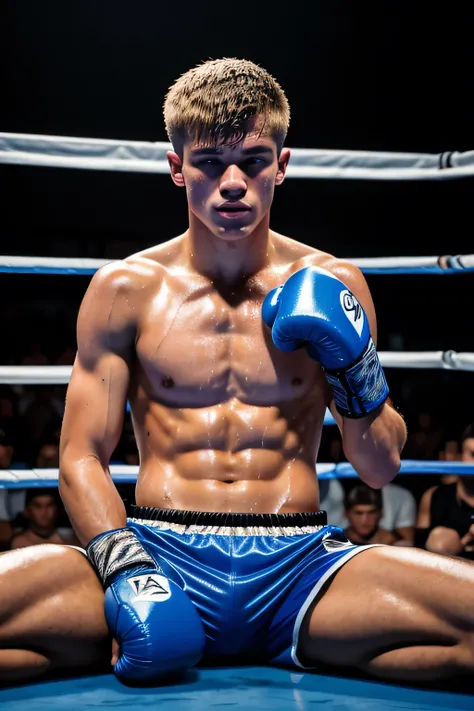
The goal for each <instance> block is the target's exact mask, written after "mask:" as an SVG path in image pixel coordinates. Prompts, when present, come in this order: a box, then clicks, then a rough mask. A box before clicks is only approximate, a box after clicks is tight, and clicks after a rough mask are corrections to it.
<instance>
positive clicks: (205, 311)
mask: <svg viewBox="0 0 474 711" xmlns="http://www.w3.org/2000/svg"><path fill="white" fill-rule="evenodd" d="M261 302H262V299H261V298H244V299H241V300H239V301H238V303H235V304H230V303H228V301H226V300H225V299H223V298H222V297H221V296H220V295H219V294H216V293H213V294H204V295H202V296H199V297H197V298H196V297H195V298H184V299H182V300H175V301H174V303H172V308H169V307H168V308H167V309H165V310H164V311H161V310H160V311H158V310H157V309H150V311H149V312H148V313H147V315H146V318H145V319H144V320H143V324H142V327H141V329H140V337H139V340H138V343H137V348H136V350H137V355H138V359H139V362H140V365H141V368H142V369H143V372H144V374H145V375H146V377H147V381H148V382H149V383H150V386H151V388H152V390H153V392H154V393H155V395H157V396H158V397H160V396H163V397H165V398H166V399H167V400H169V399H171V400H175V399H176V400H179V401H183V399H184V400H186V401H187V402H189V403H190V404H191V403H193V402H195V400H196V399H198V400H199V402H200V403H202V404H205V403H206V402H208V403H210V402H215V401H216V400H219V399H225V398H228V397H238V398H239V399H242V400H243V401H249V402H250V401H251V402H255V403H256V402H258V403H259V404H265V403H268V404H273V403H274V402H275V400H278V399H280V400H288V399H290V398H294V397H295V396H296V397H297V396H299V395H303V394H304V393H305V392H308V390H309V389H310V388H311V386H312V384H313V383H314V380H315V377H316V376H317V372H318V370H319V369H318V366H317V364H315V363H314V362H313V361H311V359H309V357H308V356H307V354H306V351H304V350H301V351H297V352H295V353H283V352H281V351H279V350H278V349H277V348H276V347H275V346H274V345H273V342H272V339H271V334H270V331H269V329H268V328H267V327H266V326H265V324H264V323H263V321H262V317H261Z"/></svg>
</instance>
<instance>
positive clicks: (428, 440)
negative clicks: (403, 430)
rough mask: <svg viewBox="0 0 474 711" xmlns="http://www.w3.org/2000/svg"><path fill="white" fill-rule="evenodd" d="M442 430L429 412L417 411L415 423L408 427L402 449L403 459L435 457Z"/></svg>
mask: <svg viewBox="0 0 474 711" xmlns="http://www.w3.org/2000/svg"><path fill="white" fill-rule="evenodd" d="M442 435H443V431H442V429H441V428H440V427H438V426H437V424H436V423H435V422H434V419H433V416H432V415H431V413H429V412H419V413H418V416H417V421H416V424H415V425H414V427H413V428H410V429H409V434H408V439H407V443H406V445H405V448H404V450H403V452H404V453H403V456H404V457H405V459H437V458H438V452H439V449H440V446H441V441H442Z"/></svg>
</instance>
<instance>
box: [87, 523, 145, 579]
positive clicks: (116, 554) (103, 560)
mask: <svg viewBox="0 0 474 711" xmlns="http://www.w3.org/2000/svg"><path fill="white" fill-rule="evenodd" d="M87 555H88V557H89V560H90V561H91V563H92V565H93V566H94V568H95V569H96V571H97V573H98V575H99V577H100V579H101V580H102V583H103V585H104V587H107V583H108V581H109V580H110V578H111V577H112V576H113V575H115V573H117V572H118V571H119V570H123V569H125V568H131V567H134V566H136V565H144V564H145V565H152V566H154V567H155V562H154V560H153V558H152V557H151V556H150V555H149V554H148V553H147V552H146V550H145V549H144V548H143V546H142V544H141V543H140V541H139V540H138V538H137V536H136V535H135V534H134V533H133V531H130V529H128V528H118V529H115V530H113V531H107V532H106V533H101V534H99V535H98V536H96V537H95V538H93V539H92V541H91V542H90V543H89V545H88V546H87Z"/></svg>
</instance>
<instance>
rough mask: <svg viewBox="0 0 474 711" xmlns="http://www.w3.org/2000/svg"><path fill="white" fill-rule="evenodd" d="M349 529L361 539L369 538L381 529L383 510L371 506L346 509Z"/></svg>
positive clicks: (360, 505) (363, 505) (365, 505)
mask: <svg viewBox="0 0 474 711" xmlns="http://www.w3.org/2000/svg"><path fill="white" fill-rule="evenodd" d="M346 517H347V520H348V521H349V527H350V528H351V529H352V530H353V532H354V533H355V534H356V535H357V536H359V537H360V538H369V537H370V536H371V535H372V534H373V533H375V531H376V530H377V529H378V527H379V523H380V519H381V518H382V511H381V509H378V508H376V507H375V506H372V505H371V504H357V505H356V506H351V507H350V508H349V509H346Z"/></svg>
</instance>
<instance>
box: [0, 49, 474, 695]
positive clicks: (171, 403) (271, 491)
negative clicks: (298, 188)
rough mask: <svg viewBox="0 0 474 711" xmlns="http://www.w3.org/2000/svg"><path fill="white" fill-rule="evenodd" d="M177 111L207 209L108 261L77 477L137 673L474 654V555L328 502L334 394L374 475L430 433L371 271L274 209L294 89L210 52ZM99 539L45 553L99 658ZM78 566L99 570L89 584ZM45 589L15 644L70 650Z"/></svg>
mask: <svg viewBox="0 0 474 711" xmlns="http://www.w3.org/2000/svg"><path fill="white" fill-rule="evenodd" d="M164 113H165V122H166V127H167V130H168V133H169V136H170V140H171V141H172V144H173V148H174V150H173V151H171V152H170V153H169V156H168V158H169V163H170V169H171V177H172V179H173V181H174V183H175V184H176V185H177V186H178V187H182V188H184V189H185V190H186V194H187V199H188V206H189V227H188V229H187V230H186V232H185V233H184V234H183V235H181V236H180V237H177V238H176V239H173V240H171V241H170V242H167V243H165V244H162V245H160V246H158V247H154V248H152V249H149V250H146V251H145V252H141V253H140V254H136V255H133V256H132V257H130V258H128V259H126V260H124V261H123V262H120V263H115V264H112V265H110V266H107V267H106V268H104V269H102V270H100V271H99V272H98V273H97V274H96V275H95V276H94V278H93V279H92V282H91V284H90V287H89V289H88V291H87V294H86V296H85V298H84V301H83V304H82V307H81V311H80V315H79V319H78V354H77V359H76V362H75V365H74V369H73V374H72V378H71V382H70V385H69V389H68V395H67V404H66V412H65V417H64V423H63V432H62V442H61V465H60V491H61V495H62V498H63V501H64V503H65V505H66V508H67V511H68V513H69V517H70V519H71V521H72V523H73V525H74V527H75V530H76V533H77V535H78V536H79V538H80V540H81V541H82V544H83V545H84V546H87V550H88V554H89V558H90V560H91V562H92V563H93V565H94V567H95V569H96V571H97V574H98V578H99V579H100V580H101V582H102V584H103V586H104V587H105V616H106V619H107V623H108V627H109V630H110V634H111V635H112V636H113V637H114V638H115V639H116V641H117V642H116V645H115V649H114V655H113V661H114V669H115V673H116V674H117V675H118V676H119V677H120V678H123V679H126V680H128V681H133V682H134V683H137V682H138V683H139V682H141V681H148V680H150V679H155V678H157V677H160V676H165V677H166V675H167V674H171V673H176V672H180V671H182V670H183V669H185V668H187V667H189V666H190V665H192V664H195V663H197V662H198V661H199V660H200V659H202V657H203V655H204V659H205V660H206V661H208V660H212V659H214V660H215V659H216V658H217V659H218V660H219V661H220V662H224V663H227V664H231V663H232V662H233V661H234V660H238V659H242V658H244V659H246V660H248V659H250V658H253V659H254V660H256V661H258V662H259V663H268V664H285V665H293V666H297V667H301V666H305V667H309V668H313V667H317V666H318V665H319V664H320V663H325V664H329V665H334V666H336V667H337V666H343V667H347V666H352V667H354V668H358V669H361V670H364V671H367V672H369V673H371V674H373V675H375V676H379V677H383V678H386V679H402V680H403V679H425V680H426V679H439V678H440V677H443V676H450V675H453V674H455V673H464V672H469V673H472V671H473V669H474V642H473V633H472V632H470V631H469V630H472V629H474V606H473V605H472V604H467V603H466V601H468V600H472V599H474V571H473V569H472V568H471V566H470V564H468V563H466V562H462V561H460V562H458V563H454V564H453V563H452V562H451V561H447V559H445V558H443V557H442V556H436V555H433V554H429V553H427V552H424V551H414V550H407V549H396V548H392V547H388V546H387V547H383V546H380V547H358V546H353V545H352V544H351V543H350V542H349V541H348V540H347V539H346V537H345V536H344V534H343V532H342V531H341V530H340V529H335V528H334V527H328V526H326V525H325V514H324V513H322V512H320V511H319V495H318V484H317V479H316V476H315V466H314V463H315V460H316V456H317V452H318V446H319V441H320V437H321V431H322V426H323V418H324V413H325V408H326V406H329V407H330V408H331V411H332V413H333V414H334V417H335V418H336V420H337V422H338V425H339V428H340V431H341V433H342V440H343V447H344V452H345V455H346V456H347V458H348V459H349V461H350V462H351V463H352V464H353V465H354V467H355V468H356V469H357V471H358V473H359V475H360V477H361V479H362V480H363V481H365V482H366V483H367V484H369V485H370V486H372V487H373V488H380V487H382V486H383V485H384V484H386V483H387V482H389V481H390V480H392V479H393V478H394V477H395V475H396V474H397V472H398V469H399V465H400V451H401V449H402V447H403V445H404V442H405V438H406V432H405V426H404V423H403V420H402V418H401V417H400V415H399V414H398V413H397V412H396V411H395V410H394V409H393V407H392V406H391V404H390V403H389V401H388V399H387V397H388V390H387V385H386V381H385V377H384V374H383V371H382V368H381V366H380V362H379V360H378V357H377V352H376V350H375V345H374V344H375V340H376V319H375V312H374V306H373V303H372V299H371V296H370V293H369V289H368V287H367V284H366V282H365V279H364V277H363V276H362V274H361V272H360V271H359V270H358V269H357V268H356V267H354V266H352V265H351V264H348V263H345V262H341V261H339V260H337V259H336V258H334V257H332V256H331V255H328V254H325V253H322V252H320V251H318V250H317V249H313V248H312V247H308V246H307V245H304V244H299V243H298V242H295V241H294V240H292V239H290V238H288V237H283V236H282V235H279V234H276V233H275V232H273V231H272V230H270V227H269V219H270V206H271V203H272V199H273V193H274V189H275V187H276V186H278V185H280V184H281V183H282V182H283V180H284V177H285V172H286V168H287V165H288V161H289V158H290V151H289V150H288V149H287V148H284V147H283V145H284V139H285V135H286V131H287V129H288V123H289V108H288V102H287V100H286V97H285V95H284V93H283V91H282V89H281V88H280V86H279V85H278V84H277V82H276V81H275V80H274V79H273V78H272V77H271V76H270V75H269V74H268V73H267V72H266V71H264V70H263V69H261V68H260V67H257V66H256V65H254V64H253V63H251V62H248V61H243V60H235V59H224V60H216V61H210V62H207V63H205V64H203V65H201V66H199V67H196V68H194V69H192V70H190V71H189V72H187V73H186V74H185V75H183V76H182V77H181V78H180V79H178V81H177V82H176V83H175V84H174V85H173V86H172V87H171V89H170V91H169V93H168V96H167V98H166V102H165V111H164ZM127 396H128V397H129V399H130V403H131V408H132V413H133V419H134V425H135V432H136V437H137V443H138V448H139V452H140V474H139V477H138V482H137V489H136V501H137V504H138V506H139V508H138V509H137V510H136V511H135V515H134V517H133V518H132V519H130V520H129V521H128V524H127V520H126V515H125V508H124V505H123V502H122V500H121V498H120V496H119V495H118V493H117V490H116V488H115V486H114V484H113V481H112V479H111V477H110V474H109V470H108V464H109V459H110V456H111V454H112V452H113V451H114V448H115V447H116V444H117V442H118V439H119V437H120V432H121V428H122V421H123V413H124V409H125V403H126V399H127ZM8 555H13V553H12V554H8ZM80 555H81V554H80V553H79V552H78V551H75V550H72V549H71V550H67V549H63V564H62V567H61V568H59V566H57V565H56V566H55V565H53V564H51V565H49V566H48V565H47V553H46V552H45V553H44V556H43V570H42V572H40V568H37V573H36V574H37V575H38V576H39V577H40V578H41V581H42V584H43V586H45V585H50V586H51V587H50V589H51V590H52V591H54V594H55V598H54V599H55V605H56V607H58V606H59V608H60V609H61V610H62V608H61V601H62V598H61V596H63V604H64V606H67V608H68V610H70V615H71V614H72V615H73V614H74V611H75V609H76V607H77V608H78V609H80V613H81V615H83V616H84V615H86V613H87V615H89V617H88V618H87V625H89V626H87V625H86V624H85V623H84V624H85V629H87V630H89V634H91V630H92V631H93V633H94V634H95V637H94V638H93V639H92V640H91V639H90V637H85V638H84V640H83V648H84V645H85V643H86V642H88V643H89V644H90V654H91V656H94V657H95V658H96V657H97V651H96V649H97V645H98V640H101V639H103V638H104V637H105V636H106V632H105V629H104V616H103V610H102V605H101V604H99V602H98V601H99V597H100V596H98V594H97V584H96V582H92V581H91V570H92V568H91V566H90V565H89V563H88V562H87V561H86V559H85V558H84V559H81V558H80ZM10 561H11V562H6V563H5V567H6V568H7V569H9V570H10V569H11V568H12V566H13V565H14V562H15V561H14V560H13V559H10ZM18 566H20V564H18ZM68 566H70V568H71V572H69V569H68ZM24 570H25V566H23V568H22V571H21V572H22V575H23V577H22V578H21V579H20V577H19V575H17V576H16V577H15V580H13V578H12V575H11V570H10V577H9V578H8V585H7V586H6V587H8V589H12V586H14V585H18V586H19V587H21V586H23V587H27V586H29V585H30V582H29V579H28V577H27V576H25V574H24ZM81 571H82V572H81ZM66 575H71V577H73V579H74V580H75V581H76V583H77V581H78V580H81V575H83V578H84V580H83V582H82V587H81V594H80V596H79V595H78V594H77V592H76V587H74V585H73V584H72V583H70V582H69V579H67V578H66ZM48 576H49V577H48ZM46 578H47V580H46ZM88 586H89V587H90V594H89V593H87V587H88ZM1 589H2V586H0V590H1ZM15 589H17V588H16V587H15ZM34 590H35V588H33V587H32V586H31V590H30V592H31V594H32V600H31V602H30V603H29V606H28V610H31V611H32V612H31V615H32V616H33V617H34V620H35V635H36V637H35V638H34V639H33V640H31V639H27V636H26V635H25V627H24V625H23V627H21V620H22V619H23V620H24V619H25V614H26V613H25V611H24V610H23V609H21V610H20V611H19V610H18V607H15V606H13V609H11V608H10V611H9V614H10V615H11V616H12V615H13V620H12V621H11V622H10V626H9V636H8V639H7V640H6V641H5V633H3V634H4V637H3V639H2V638H1V637H0V642H1V644H2V646H3V648H4V649H8V644H10V648H11V649H13V648H14V649H15V650H20V651H21V650H22V649H25V650H31V649H35V650H36V652H38V653H40V652H41V654H42V655H43V656H42V659H41V660H40V661H39V662H38V661H37V663H38V664H43V666H44V665H47V664H48V663H49V664H50V665H51V664H53V663H54V661H51V659H53V660H55V659H57V656H58V655H57V654H56V656H54V653H53V652H54V650H53V652H52V653H50V652H49V649H48V639H49V637H48V633H47V630H48V629H49V628H48V624H49V618H48V614H47V609H48V608H47V597H45V594H44V588H43V597H42V598H41V605H42V607H38V608H37V607H35V602H36V600H37V598H35V595H34ZM22 599H26V594H25V597H24V598H22ZM86 601H87V604H86ZM7 602H8V601H7ZM0 603H1V601H0ZM23 604H24V605H27V603H26V602H25V603H23ZM37 604H38V605H39V603H37ZM12 605H13V603H11V606H12ZM5 614H6V615H7V614H8V611H7V613H5ZM94 615H95V616H96V624H95V625H94V624H93V621H94ZM62 620H63V618H62V617H61V616H60V615H59V614H58V615H56V618H55V624H56V632H57V630H58V626H59V628H61V623H62ZM69 633H70V628H66V630H65V631H64V632H63V635H62V636H63V638H64V639H67V637H68V634H69ZM0 634H2V630H0ZM41 634H42V636H40V638H41V645H40V646H39V645H36V646H34V642H35V640H36V639H37V636H38V635H41ZM75 634H76V639H77V635H78V634H79V631H78V630H77V628H75ZM21 635H23V636H22V637H21ZM19 639H21V640H26V641H22V642H21V643H20V641H19ZM57 639H58V634H56V635H55V637H54V640H55V641H56V645H57ZM22 645H23V646H22ZM20 651H18V652H17V653H16V659H17V665H18V666H19V667H20V666H21V664H23V667H22V668H23V670H26V671H25V673H26V672H28V671H29V673H31V668H32V664H33V663H32V662H31V663H30V657H29V656H25V659H24V660H22V658H21V655H20ZM28 654H30V652H29V651H25V655H28ZM68 661H70V657H69V660H68ZM77 663H79V662H77ZM28 664H30V666H29V667H28ZM41 668H43V667H41ZM33 669H34V667H33Z"/></svg>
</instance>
